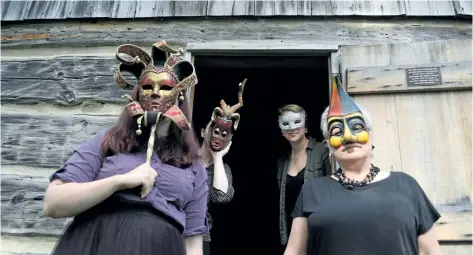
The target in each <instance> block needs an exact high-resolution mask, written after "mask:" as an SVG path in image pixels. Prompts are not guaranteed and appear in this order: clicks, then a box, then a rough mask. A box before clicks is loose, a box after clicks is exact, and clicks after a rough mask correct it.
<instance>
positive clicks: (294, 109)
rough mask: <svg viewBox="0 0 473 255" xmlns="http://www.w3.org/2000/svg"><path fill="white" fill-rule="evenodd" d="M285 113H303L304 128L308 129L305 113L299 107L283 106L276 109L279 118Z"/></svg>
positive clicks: (294, 105)
mask: <svg viewBox="0 0 473 255" xmlns="http://www.w3.org/2000/svg"><path fill="white" fill-rule="evenodd" d="M285 112H295V113H300V112H301V113H304V115H305V128H307V129H308V128H309V122H308V121H309V118H308V116H307V112H306V111H305V110H304V108H302V107H301V106H299V105H297V104H287V105H284V106H283V107H281V108H279V109H278V113H279V116H281V115H282V114H283V113H285Z"/></svg>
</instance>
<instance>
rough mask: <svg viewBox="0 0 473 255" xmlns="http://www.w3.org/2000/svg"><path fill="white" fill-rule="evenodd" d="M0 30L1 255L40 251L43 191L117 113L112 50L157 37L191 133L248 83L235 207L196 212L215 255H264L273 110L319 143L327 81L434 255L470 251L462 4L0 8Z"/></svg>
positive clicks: (237, 150)
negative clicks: (182, 79)
mask: <svg viewBox="0 0 473 255" xmlns="http://www.w3.org/2000/svg"><path fill="white" fill-rule="evenodd" d="M1 20H2V27H1V43H2V44H1V57H2V63H1V68H2V73H1V85H2V86H1V89H2V91H1V100H2V107H1V130H2V133H1V137H2V145H1V150H2V154H1V168H2V171H1V191H2V194H1V197H2V200H1V214H2V220H1V232H2V237H1V243H2V245H1V252H2V254H48V253H49V252H50V251H51V249H52V248H53V246H54V243H55V241H56V240H57V237H58V236H59V235H60V234H61V232H62V231H63V229H64V227H65V226H66V224H67V223H68V222H69V221H70V219H52V218H47V217H44V216H43V215H42V200H43V197H44V191H45V188H46V187H47V185H48V177H49V176H50V175H51V173H52V172H53V171H54V170H55V169H57V168H58V167H60V166H61V165H62V164H63V162H64V161H65V160H67V158H68V157H69V156H70V155H71V154H72V152H73V150H74V148H75V147H76V146H77V145H78V144H79V143H81V142H84V141H85V140H87V139H89V138H91V137H92V136H93V135H94V134H95V133H96V132H97V131H98V130H101V129H104V128H107V127H111V125H113V124H114V122H115V121H116V120H117V115H118V114H119V113H120V112H121V111H122V109H123V106H124V100H123V99H122V98H121V95H122V94H124V93H126V92H125V91H122V90H120V89H119V88H118V87H117V86H116V85H115V84H114V82H113V72H114V70H116V68H117V66H118V61H116V60H115V50H116V48H117V46H119V45H120V44H124V43H132V44H136V45H138V46H140V47H143V48H144V49H145V50H147V51H150V49H151V44H152V43H155V42H157V41H159V40H163V39H164V40H166V41H167V42H168V43H169V44H171V45H173V46H175V47H183V48H184V49H185V50H186V58H187V59H189V60H192V61H194V64H195V66H196V69H197V75H198V77H199V84H198V85H197V86H196V87H195V88H194V89H192V90H190V91H187V92H186V95H187V96H188V97H191V98H192V99H193V101H192V102H193V103H192V106H193V114H192V120H193V122H194V127H195V129H196V133H197V134H200V128H201V127H202V126H203V125H205V124H206V122H207V121H208V120H209V118H210V114H211V111H212V109H213V108H214V107H215V106H217V105H218V103H219V101H220V99H221V98H224V99H225V100H226V102H227V103H229V102H230V103H232V104H233V103H236V94H237V89H238V82H240V81H241V80H243V79H244V78H248V82H247V86H246V88H245V94H244V107H243V108H242V109H241V111H240V113H241V115H242V119H241V122H240V127H239V131H238V133H237V134H236V135H235V137H234V142H233V145H232V149H231V150H230V153H229V154H228V155H227V156H226V157H225V159H226V160H227V163H229V165H230V166H232V171H233V175H234V177H233V179H234V186H235V190H236V192H235V197H234V200H233V202H232V203H231V204H229V205H224V206H221V207H218V208H212V210H215V212H214V215H215V221H216V225H215V230H214V231H215V233H217V234H213V236H215V237H213V243H215V246H216V247H219V246H220V247H223V246H225V247H226V249H227V252H226V253H222V254H224V255H226V254H277V253H274V251H276V250H277V248H276V247H277V246H278V241H279V239H278V221H277V215H278V205H277V203H278V197H277V187H276V181H275V174H276V171H275V168H274V167H273V166H272V162H275V157H276V156H275V155H278V153H279V152H281V151H282V150H283V149H284V145H285V141H283V138H282V137H281V135H280V131H279V130H278V126H277V108H278V107H280V106H281V105H283V104H286V103H296V104H300V105H301V106H303V107H304V108H306V110H307V112H308V114H309V124H310V126H309V129H310V134H311V135H312V136H314V137H316V138H317V139H319V140H320V139H321V134H320V131H319V128H318V125H319V119H320V114H321V112H322V111H323V109H324V107H326V106H327V105H328V97H329V87H330V81H331V79H332V77H333V76H334V75H341V76H342V79H343V83H344V85H345V86H346V88H347V90H348V92H349V93H350V94H351V95H353V97H354V98H355V100H356V101H357V102H359V103H360V104H361V105H362V106H364V108H366V109H367V110H368V111H369V112H370V113H371V115H372V118H373V122H374V132H375V134H374V144H375V146H376V148H375V150H374V159H375V162H374V163H375V164H376V165H378V166H379V167H381V168H382V169H387V170H393V171H405V172H407V173H409V174H411V175H412V176H414V177H415V178H416V179H417V181H418V182H419V183H420V184H421V186H422V187H423V189H424V190H425V192H426V194H427V195H428V196H429V198H430V199H431V200H432V201H433V202H434V204H435V206H436V207H437V208H438V210H439V211H440V212H441V214H442V218H441V219H440V220H439V221H438V223H437V224H436V225H435V228H436V231H437V235H438V238H439V240H440V241H441V245H442V249H443V250H444V254H458V255H467V254H471V253H472V246H471V245H472V243H471V242H472V239H471V237H472V225H471V224H472V222H471V214H472V206H471V194H472V187H471V184H472V177H471V176H472V162H471V160H472V153H471V147H472V138H471V132H472V119H471V117H472V112H471V110H472V105H471V104H472V97H471V93H472V92H471V89H472V24H471V22H472V2H471V1H468V0H442V1H434V0H421V1H418V0H395V1H359V0H350V1H348V0H344V1H304V0H301V1H299V0H297V1H295V0H293V1H254V0H248V1H230V0H225V1H217V0H208V1H207V0H206V1H167V0H163V1H139V0H131V1H128V0H126V1H124V0H122V1H119V0H116V1H113V0H111V1H36V0H27V1H2V2H1ZM314 91H315V92H314ZM258 144H264V145H263V146H258ZM268 145H269V146H268ZM249 162H255V163H252V166H253V167H252V168H249V167H248V163H249ZM268 166H270V167H268ZM255 192H256V193H257V194H258V195H255ZM255 211H257V212H258V211H262V212H265V215H267V217H261V215H260V216H255V213H254V212H255ZM259 214H261V213H259ZM239 231H246V233H247V234H246V237H245V238H243V237H242V236H241V235H240V234H237V232H239ZM265 237H267V239H268V240H266V239H265V240H262V239H264V238H265ZM242 244H244V245H242ZM248 247H259V248H257V250H258V251H259V250H261V251H267V252H263V253H261V252H256V250H255V252H254V253H249V252H248V251H252V249H251V248H248ZM216 249H217V248H216ZM255 249H256V248H255ZM232 252H234V253H232Z"/></svg>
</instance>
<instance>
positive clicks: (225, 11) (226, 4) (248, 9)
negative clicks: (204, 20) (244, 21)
mask: <svg viewBox="0 0 473 255" xmlns="http://www.w3.org/2000/svg"><path fill="white" fill-rule="evenodd" d="M254 14H255V2H254V1H253V0H248V1H238V0H236V1H229V0H209V1H208V3H207V16H253V15H254Z"/></svg>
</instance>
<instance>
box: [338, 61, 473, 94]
mask: <svg viewBox="0 0 473 255" xmlns="http://www.w3.org/2000/svg"><path fill="white" fill-rule="evenodd" d="M420 67H440V72H441V79H442V84H440V85H432V86H408V83H407V77H406V68H420ZM346 75H347V83H348V92H349V93H351V94H372V93H389V92H396V93H400V92H416V91H445V90H458V89H471V87H472V79H471V76H472V64H471V61H464V62H444V63H432V64H423V65H411V66H392V65H389V66H376V67H358V68H347V74H346Z"/></svg>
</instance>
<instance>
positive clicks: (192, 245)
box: [185, 235, 204, 255]
mask: <svg viewBox="0 0 473 255" xmlns="http://www.w3.org/2000/svg"><path fill="white" fill-rule="evenodd" d="M185 242H186V251H187V255H202V254H204V251H203V247H202V242H203V239H202V235H194V236H187V237H186V238H185Z"/></svg>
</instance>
